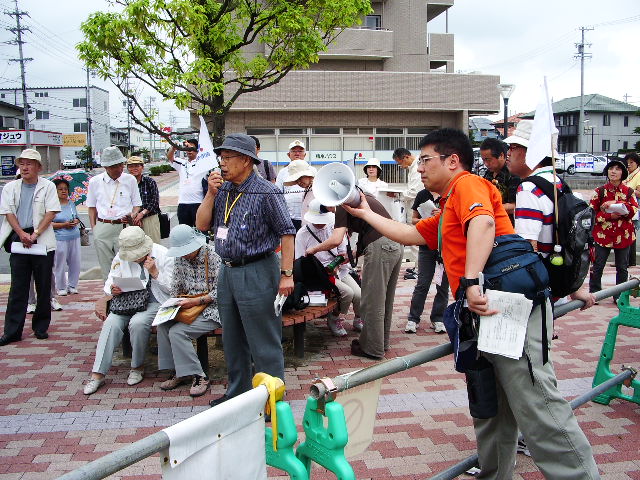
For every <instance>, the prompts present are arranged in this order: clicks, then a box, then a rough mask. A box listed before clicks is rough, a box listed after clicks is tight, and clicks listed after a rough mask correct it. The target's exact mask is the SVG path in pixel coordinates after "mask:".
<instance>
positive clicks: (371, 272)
mask: <svg viewBox="0 0 640 480" xmlns="http://www.w3.org/2000/svg"><path fill="white" fill-rule="evenodd" d="M402 248H403V247H402V245H400V244H399V243H397V242H394V241H392V240H389V239H388V238H386V237H381V238H379V239H378V240H376V241H375V242H372V243H370V244H369V245H368V246H367V248H366V249H365V252H364V257H363V258H364V262H363V265H362V297H361V299H360V316H361V317H362V320H363V322H364V326H363V327H362V332H360V347H361V348H362V350H363V351H364V352H365V353H368V354H369V355H373V356H375V357H383V356H384V352H385V350H388V349H389V331H390V330H391V316H392V315H393V300H394V297H395V293H396V283H397V282H398V273H400V265H401V263H402Z"/></svg>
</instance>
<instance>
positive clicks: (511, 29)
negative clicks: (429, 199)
mask: <svg viewBox="0 0 640 480" xmlns="http://www.w3.org/2000/svg"><path fill="white" fill-rule="evenodd" d="M18 1H19V6H20V9H21V10H24V11H27V12H28V13H29V15H30V18H26V17H23V20H24V22H25V23H26V24H27V25H28V26H29V27H30V28H31V33H26V36H25V41H26V42H27V44H26V45H25V56H26V57H32V58H33V61H31V62H29V63H28V64H27V83H28V85H29V86H36V87H39V86H42V87H45V86H62V85H71V86H78V85H84V84H85V82H86V80H85V74H84V71H83V69H82V64H81V63H80V62H79V61H78V59H77V56H76V53H75V51H74V45H75V44H77V43H78V42H79V41H81V40H82V36H81V32H80V24H81V23H82V22H83V21H84V20H85V19H86V18H87V17H88V15H89V14H90V13H91V12H93V11H96V10H100V9H102V10H106V9H108V8H109V6H108V3H107V2H106V1H105V0H57V1H56V2H48V1H47V2H45V1H43V0H18ZM0 9H2V10H13V9H14V1H13V0H0ZM10 26H15V19H14V17H10V16H7V15H0V27H2V32H0V42H4V41H6V40H10V39H11V38H12V34H11V33H10V32H7V31H5V30H4V29H5V28H7V27H10ZM581 26H584V27H593V28H594V29H593V30H590V31H587V32H585V43H587V44H589V43H590V44H591V46H590V47H589V46H588V47H587V48H586V51H587V52H589V53H591V54H592V58H591V59H588V60H586V61H585V93H587V94H589V93H599V94H602V95H606V96H609V97H612V98H615V99H618V100H624V99H625V98H624V95H628V97H627V98H628V101H629V102H630V103H633V104H635V105H640V81H639V80H638V79H640V61H639V60H640V58H639V57H640V47H639V44H640V42H639V41H638V37H639V36H640V35H639V34H638V31H640V29H639V27H640V1H638V0H613V1H609V2H602V1H601V0H553V1H550V0H533V1H532V0H526V1H525V0H511V1H505V0H503V1H500V2H498V1H494V0H484V1H478V0H456V1H455V4H454V6H453V7H452V8H451V9H450V10H449V33H453V34H455V70H456V72H464V73H471V72H479V73H484V74H492V75H499V76H500V78H501V82H502V83H512V84H514V85H515V86H516V88H515V91H514V93H513V95H512V97H511V99H510V101H509V107H510V108H509V110H510V113H515V112H523V111H529V110H532V109H534V108H535V106H536V104H537V98H538V93H539V85H540V84H541V82H542V78H543V76H545V75H546V76H547V79H548V83H549V90H550V94H551V95H552V96H553V98H554V100H559V99H562V98H566V97H571V96H577V95H579V94H580V62H579V60H576V59H574V55H575V53H576V51H577V49H576V47H575V43H577V42H579V41H580V30H579V27H581ZM430 31H431V32H434V33H441V32H444V31H445V22H444V15H442V16H441V17H440V18H438V19H436V20H435V21H433V22H432V24H431V25H430ZM398 33H399V34H403V35H407V34H411V32H398ZM17 57H18V52H17V47H16V46H15V45H7V44H4V43H2V44H0V85H1V86H3V87H17V86H19V85H20V83H19V78H20V72H19V68H18V64H17V63H15V62H9V61H8V60H9V59H10V58H17ZM92 83H94V84H95V85H98V86H101V87H104V88H107V89H109V90H110V91H111V92H112V95H111V99H110V106H111V114H112V117H114V116H115V117H116V121H115V123H116V125H123V124H125V123H126V116H125V114H124V110H123V108H122V106H121V105H122V102H121V98H120V96H119V95H118V93H117V90H116V89H115V87H113V86H110V85H109V84H108V83H105V82H102V81H101V80H100V79H94V80H92ZM150 94H152V93H151V92H148V93H146V94H145V95H150ZM170 110H173V112H174V115H175V116H176V117H177V123H176V125H174V126H175V127H180V126H187V122H188V114H186V113H185V112H179V111H177V110H175V108H173V109H171V107H170V106H169V105H162V106H161V108H160V117H161V120H162V121H164V122H165V123H168V120H169V112H170Z"/></svg>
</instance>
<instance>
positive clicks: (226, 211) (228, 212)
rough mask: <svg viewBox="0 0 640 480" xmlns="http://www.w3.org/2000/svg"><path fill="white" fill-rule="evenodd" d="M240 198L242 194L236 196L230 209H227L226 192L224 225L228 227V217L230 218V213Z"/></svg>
mask: <svg viewBox="0 0 640 480" xmlns="http://www.w3.org/2000/svg"><path fill="white" fill-rule="evenodd" d="M241 196H242V193H240V194H238V196H237V197H236V198H235V200H234V201H233V202H231V207H229V192H227V200H226V201H225V202H224V224H225V225H229V217H230V216H231V211H232V210H233V207H235V206H236V203H238V200H240V197H241Z"/></svg>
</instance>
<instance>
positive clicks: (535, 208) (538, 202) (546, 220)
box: [515, 167, 562, 257]
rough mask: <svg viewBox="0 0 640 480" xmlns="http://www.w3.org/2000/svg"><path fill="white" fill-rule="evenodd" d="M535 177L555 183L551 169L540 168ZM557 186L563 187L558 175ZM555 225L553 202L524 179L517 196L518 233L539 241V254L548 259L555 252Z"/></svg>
mask: <svg viewBox="0 0 640 480" xmlns="http://www.w3.org/2000/svg"><path fill="white" fill-rule="evenodd" d="M534 175H536V176H540V177H542V178H544V179H545V180H548V181H550V182H553V170H552V168H551V167H542V168H538V169H536V170H535V171H534V172H533V173H532V174H531V176H534ZM555 185H556V187H557V188H560V187H561V186H562V183H561V182H560V179H559V177H558V176H557V175H556V183H555ZM553 223H554V211H553V202H552V201H551V199H550V198H549V197H547V196H546V195H545V194H544V192H543V191H542V190H540V188H538V187H536V186H535V185H534V184H533V183H531V182H527V181H526V179H524V180H523V181H522V183H521V184H520V185H519V186H518V192H517V194H516V210H515V230H516V233H517V234H518V235H520V236H521V237H523V238H525V239H526V240H535V241H537V242H538V252H540V253H541V254H542V255H544V256H545V257H546V256H548V255H549V254H550V253H552V252H553V243H554V240H553Z"/></svg>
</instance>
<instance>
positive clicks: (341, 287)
mask: <svg viewBox="0 0 640 480" xmlns="http://www.w3.org/2000/svg"><path fill="white" fill-rule="evenodd" d="M336 288H337V289H338V291H339V292H340V300H339V301H338V310H339V311H340V314H341V315H345V314H346V313H347V312H348V311H349V305H351V304H353V314H354V315H355V316H356V317H359V316H360V298H361V296H362V291H361V289H360V285H358V282H356V281H355V280H354V279H353V278H352V277H351V275H349V274H346V275H344V276H343V277H342V278H341V279H338V278H336Z"/></svg>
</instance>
